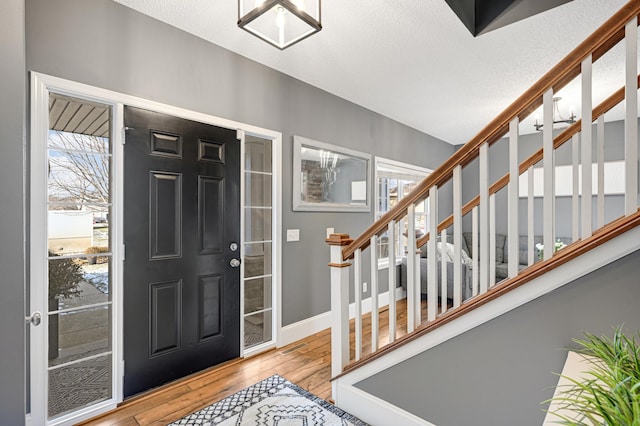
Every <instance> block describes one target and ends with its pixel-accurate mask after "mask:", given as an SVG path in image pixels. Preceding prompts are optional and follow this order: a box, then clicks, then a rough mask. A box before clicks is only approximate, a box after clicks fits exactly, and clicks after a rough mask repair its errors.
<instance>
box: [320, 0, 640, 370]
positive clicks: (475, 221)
mask: <svg viewBox="0 0 640 426" xmlns="http://www.w3.org/2000/svg"><path fill="white" fill-rule="evenodd" d="M639 14H640V0H633V1H630V2H629V3H627V4H626V5H625V6H624V7H623V8H622V9H621V10H620V11H618V12H617V13H616V14H615V15H614V16H612V17H611V18H610V19H609V20H607V21H606V22H605V23H604V24H603V25H602V26H601V27H600V28H599V29H598V30H597V31H595V32H594V33H593V34H592V35H591V36H589V37H588V38H587V39H586V40H585V41H584V42H583V43H581V44H580V45H579V46H578V47H577V48H576V49H575V50H574V51H572V52H571V53H570V54H569V55H568V56H567V57H566V58H565V59H563V60H562V61H561V62H560V63H559V64H558V65H557V66H555V67H554V68H553V69H552V70H551V71H549V72H548V73H547V74H546V75H545V76H543V77H542V78H541V79H540V80H539V81H538V82H537V83H536V84H535V85H533V86H532V87H531V88H530V89H529V90H527V91H526V92H525V93H524V94H523V95H522V96H521V97H520V98H518V99H517V100H516V101H515V102H514V103H513V104H512V105H511V106H509V107H508V108H507V109H506V110H505V111H504V112H503V113H502V114H500V115H499V116H498V117H497V118H496V119H494V120H493V121H492V122H491V123H490V124H489V125H488V126H487V127H485V128H484V129H483V130H482V131H481V132H480V133H478V135H476V136H475V137H474V138H473V139H471V140H470V141H469V142H468V143H467V144H465V145H464V146H463V147H462V148H460V149H459V150H458V151H457V152H456V153H455V154H454V155H453V156H451V158H449V159H448V160H447V161H446V162H445V163H444V164H442V165H441V166H440V167H439V168H438V169H436V170H435V171H434V172H433V173H431V174H430V175H429V176H428V177H427V178H426V179H424V180H423V181H422V182H421V183H420V184H418V185H417V186H416V188H415V189H414V190H413V191H412V192H411V193H409V194H408V195H407V196H405V197H403V198H402V199H400V200H399V201H398V203H397V205H396V206H395V207H394V208H392V209H391V210H390V211H388V212H387V213H386V214H384V215H383V216H382V217H381V218H380V219H379V220H377V221H376V222H375V223H374V224H373V225H371V226H370V227H369V228H368V229H367V230H366V231H365V232H363V233H362V235H360V236H358V237H357V238H355V239H354V240H352V239H351V238H350V237H349V235H347V234H333V235H332V236H331V237H330V238H329V239H327V242H328V243H329V244H330V245H331V263H330V264H329V266H330V267H331V309H332V374H333V376H337V375H339V374H341V373H342V372H343V370H344V369H345V367H347V366H348V365H350V364H351V366H353V365H354V364H352V363H355V365H358V364H361V363H362V362H363V357H364V360H369V359H371V358H372V357H375V354H376V353H377V352H378V353H379V352H385V350H389V348H392V347H393V346H396V345H397V342H396V340H397V335H398V328H397V319H398V318H399V316H400V315H401V314H404V313H399V312H398V311H397V304H396V302H397V300H396V292H395V291H394V290H395V289H396V287H397V280H396V278H397V271H396V268H395V267H394V265H395V263H394V262H393V258H394V253H396V252H397V251H398V247H399V246H402V248H404V246H405V243H406V247H407V251H406V253H405V255H406V266H405V267H403V268H402V270H403V271H404V275H405V279H404V280H406V328H405V329H404V330H403V332H406V333H407V336H411V335H416V334H420V335H422V334H424V333H425V332H427V331H429V330H430V329H433V328H435V327H437V326H438V325H439V324H442V323H444V322H447V321H450V320H451V319H453V318H456V317H458V316H460V315H462V314H463V313H465V312H468V311H469V310H470V309H474V308H475V307H477V306H480V305H481V304H483V303H486V301H487V300H491V299H493V298H495V297H497V296H499V295H501V294H503V293H504V292H506V291H509V290H510V289H512V288H515V287H516V286H518V285H521V284H522V283H524V282H526V281H528V280H530V279H532V278H533V277H536V276H539V275H540V274H542V273H544V272H545V271H546V270H548V269H550V268H553V267H555V266H556V265H559V264H561V263H564V262H566V261H568V260H570V259H571V258H573V257H575V256H578V255H580V254H582V253H584V252H585V251H586V250H589V249H590V248H592V247H593V246H595V245H597V244H599V243H601V242H602V241H604V240H606V239H607V238H611V237H612V236H614V235H617V234H619V233H620V232H623V231H624V230H626V229H628V228H629V227H630V226H636V225H637V224H638V223H640V219H639V217H640V214H639V213H638V86H639V83H640V76H639V75H638V65H637V64H638V46H637V40H638V15H639ZM618 45H619V46H618ZM616 46H618V47H616ZM614 50H615V51H614ZM619 50H622V51H623V53H622V54H621V56H623V57H624V76H625V77H624V87H622V88H620V89H619V90H617V91H616V92H615V93H613V94H611V95H610V96H609V97H607V98H606V99H605V100H603V101H602V102H601V103H599V104H598V105H597V106H595V107H593V87H594V80H593V72H592V65H593V63H594V62H596V61H597V60H598V59H600V58H602V57H603V56H604V55H605V54H607V52H610V51H611V52H612V55H613V56H615V55H618V51H619ZM614 59H615V58H614ZM572 81H573V82H574V83H579V84H580V86H581V112H580V114H581V119H580V120H578V121H576V122H575V123H573V124H570V125H569V127H567V128H566V129H564V130H563V131H562V132H561V133H558V131H557V130H556V131H555V132H554V123H553V121H554V112H553V107H554V100H553V98H554V94H557V93H558V91H560V89H562V88H563V87H565V86H566V85H568V84H569V83H571V82H572ZM541 106H542V132H540V133H537V134H539V135H541V145H542V146H541V148H540V149H539V150H537V151H535V152H534V154H533V155H531V156H530V157H529V158H527V159H525V160H524V161H519V145H520V143H519V142H520V141H522V140H523V138H524V135H523V134H522V132H521V130H522V128H521V126H522V125H521V122H522V121H523V120H525V118H526V117H528V116H529V115H531V114H532V113H534V111H536V110H537V109H538V108H539V107H541ZM614 108H616V110H620V109H624V112H623V113H621V114H623V118H622V117H621V118H622V119H623V120H624V135H623V136H621V138H623V141H621V145H622V146H623V147H624V159H623V162H621V163H620V165H618V166H617V167H618V169H620V168H622V167H624V175H623V176H624V178H623V179H622V180H623V181H624V183H623V190H622V191H620V192H623V194H622V195H620V197H623V198H624V206H623V207H620V210H619V212H616V213H619V216H620V217H618V218H616V219H615V220H612V221H609V222H608V223H606V219H605V211H606V210H605V202H607V201H606V197H605V195H606V192H605V151H606V150H607V147H608V146H609V144H611V145H613V144H615V142H616V141H615V140H612V141H609V140H605V114H607V113H610V112H614V113H615V112H616V111H612V110H614ZM607 118H609V117H607ZM594 123H595V134H594V132H593V128H594ZM554 133H555V135H554ZM528 138H532V137H531V136H528ZM500 140H503V141H504V143H503V144H500V145H505V147H503V148H504V149H506V150H507V151H508V159H509V161H508V172H507V173H506V174H504V176H501V177H500V178H498V179H494V180H493V181H492V180H491V179H490V175H491V174H492V173H491V171H492V169H495V166H496V165H497V164H496V165H494V164H491V166H490V162H491V158H492V156H493V154H494V153H493V152H490V147H492V145H494V144H495V143H496V142H498V141H500ZM529 140H530V139H529ZM569 141H571V144H570V147H571V150H570V158H571V161H570V163H569V164H567V165H566V166H565V170H570V174H569V176H568V177H565V176H560V179H556V174H557V173H559V170H560V169H559V168H557V167H556V161H555V160H556V156H557V154H558V152H559V150H560V149H561V147H563V146H564V145H565V143H566V142H569ZM594 142H595V143H594ZM506 145H508V146H506ZM565 148H566V146H565ZM594 150H595V152H596V155H595V157H596V158H595V159H594V158H593V151H594ZM565 151H566V150H565ZM563 154H566V152H563ZM594 160H595V161H594ZM472 163H473V167H471V165H472ZM476 164H477V167H478V172H477V174H475V173H476V172H475V165H476ZM536 165H538V167H536ZM540 165H541V166H540ZM583 165H586V166H585V167H582V166H583ZM490 167H491V169H490ZM608 170H610V169H608ZM540 171H541V173H539V172H540ZM471 174H473V176H474V177H473V178H470V177H469V175H471ZM607 174H609V171H607ZM463 176H466V177H467V182H469V181H470V180H472V181H476V182H477V185H478V190H477V195H476V196H475V197H472V198H471V199H469V200H468V201H466V202H464V201H463V186H462V185H463ZM608 177H609V176H608ZM540 178H541V179H540ZM594 178H597V179H596V180H595V182H597V183H596V184H595V187H596V190H595V191H594V190H593V186H594V183H593V182H594ZM538 180H539V181H541V186H542V188H541V189H542V191H541V192H542V197H541V198H542V203H541V204H542V209H541V210H542V214H541V215H540V214H536V207H539V206H537V205H536V204H540V203H539V202H538V203H536V198H537V199H538V200H539V199H540V196H539V194H537V193H536V192H539V189H538V187H537V182H536V181H538ZM558 180H562V181H565V180H569V182H570V185H568V187H569V193H568V194H567V195H563V194H560V193H559V192H558V191H557V189H556V184H557V183H558V182H557V181H558ZM523 184H526V185H523ZM445 185H447V186H449V185H450V188H451V190H447V191H442V190H441V189H442V187H443V186H445ZM465 190H468V188H467V187H465ZM445 194H448V195H449V196H448V197H447V196H446V195H445ZM451 194H452V195H451ZM465 195H467V196H468V194H465ZM559 197H563V200H567V199H568V198H567V197H570V199H571V203H570V207H568V208H567V209H563V210H562V211H558V203H557V200H558V199H559ZM594 197H595V203H594ZM497 199H499V200H500V202H501V203H503V202H504V200H505V199H506V205H507V211H506V212H505V211H504V208H503V209H497V208H496V200H497ZM425 200H426V203H427V205H428V211H429V216H428V224H427V232H426V233H425V234H424V235H420V233H419V232H418V233H417V232H416V231H417V228H416V220H415V215H416V213H415V212H416V207H417V206H418V205H419V204H420V203H424V202H425ZM442 203H444V207H446V208H449V206H450V207H451V214H449V215H447V216H446V217H444V218H440V220H439V218H438V212H439V211H442V210H444V209H440V210H439V209H438V205H439V204H442ZM521 203H522V204H524V205H525V206H526V209H522V210H523V211H522V212H521V207H522V206H521ZM563 203H565V204H567V202H566V201H563ZM537 210H540V209H539V208H538V209H537ZM567 210H570V211H567ZM594 210H595V215H594V214H593V211H594ZM612 210H614V211H615V208H613V209H612ZM569 215H570V217H571V235H557V232H556V224H557V219H558V218H563V219H566V217H565V216H569ZM592 216H594V217H592ZM524 218H526V223H527V226H526V229H523V228H524V227H522V226H521V224H520V222H525V220H524ZM501 220H506V222H507V226H506V232H505V234H506V242H505V243H504V247H503V248H502V250H500V249H499V250H496V247H498V248H499V246H500V244H501V242H500V241H497V232H496V230H497V224H499V223H500V221H501ZM565 222H566V220H565ZM594 223H595V224H594ZM536 224H538V229H539V228H540V227H541V228H542V233H541V235H539V236H536V234H535V233H536V227H534V225H536ZM381 237H384V238H385V239H386V240H387V241H388V250H387V252H388V253H389V254H390V255H389V260H390V261H389V268H388V288H389V289H390V291H389V293H388V294H389V305H388V325H385V326H384V327H381V326H380V324H381V321H380V309H379V306H378V294H379V288H378V287H379V286H378V258H379V254H378V249H379V241H380V238H381ZM560 237H562V238H560ZM438 240H439V241H438ZM560 241H562V243H561V242H560ZM540 244H542V245H541V246H540ZM556 244H558V246H562V245H563V244H566V245H567V246H566V247H564V248H563V249H562V250H561V251H556V250H555V249H552V248H553V247H555V246H556ZM425 245H426V259H424V258H423V256H422V255H421V254H420V249H421V248H422V247H423V246H425ZM536 245H537V247H536ZM366 249H370V251H371V255H370V259H371V264H370V277H369V279H370V289H371V295H372V297H371V302H370V309H371V319H370V322H371V326H370V330H371V331H370V332H369V331H367V333H368V334H370V336H366V337H367V340H368V339H369V338H370V345H369V344H368V343H366V342H364V339H365V333H364V332H363V300H362V299H363V293H362V282H363V278H362V277H363V273H362V269H363V261H362V259H363V252H364V251H365V250H366ZM400 251H403V250H400ZM525 252H526V255H525V254H524V253H525ZM352 263H353V264H352ZM421 263H423V264H425V263H426V265H423V266H422V267H421ZM497 264H501V266H502V267H503V268H504V267H505V265H506V273H504V272H505V271H500V272H501V273H500V274H498V271H497V270H496V268H497V266H496V265H497ZM425 266H426V289H425V290H426V291H425V290H422V287H424V286H423V285H421V282H422V281H423V277H422V276H421V275H422V273H421V270H423V269H425ZM351 267H353V277H354V283H353V290H352V292H353V294H354V295H355V297H354V312H355V320H354V323H355V324H354V328H355V338H354V342H353V346H352V347H350V344H349V293H350V286H351V283H350V280H349V276H350V268H351ZM500 279H502V281H500ZM425 293H426V315H424V314H423V306H422V305H421V295H422V296H424V295H425ZM402 306H404V305H402ZM403 309H405V308H403ZM385 315H386V314H385ZM368 329H369V327H367V330H368ZM382 333H387V334H388V340H387V339H385V341H384V342H380V336H381V334H382ZM402 340H403V341H406V340H408V339H407V338H406V336H405V337H403V339H402ZM369 347H370V349H369ZM363 348H367V349H368V353H365V351H363ZM351 349H353V350H351Z"/></svg>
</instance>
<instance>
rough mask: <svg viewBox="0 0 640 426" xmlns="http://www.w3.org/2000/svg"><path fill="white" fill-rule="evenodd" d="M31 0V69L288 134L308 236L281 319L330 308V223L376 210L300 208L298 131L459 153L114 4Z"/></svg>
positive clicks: (286, 210) (407, 149)
mask: <svg viewBox="0 0 640 426" xmlns="http://www.w3.org/2000/svg"><path fill="white" fill-rule="evenodd" d="M26 5H27V69H28V70H35V71H38V72H42V73H45V74H50V75H54V76H58V77H62V78H65V79H69V80H74V81H78V82H82V83H86V84H90V85H93V86H97V87H102V88H106V89H110V90H115V91H118V92H123V93H127V94H131V95H135V96H139V97H142V98H147V99H151V100H155V101H159V102H163V103H166V104H169V105H174V106H178V107H182V108H187V109H190V110H194V111H198V112H203V113H207V114H211V115H214V116H218V117H224V118H229V119H232V120H236V121H239V122H244V123H248V124H252V125H256V126H261V127H265V128H268V129H273V130H277V131H281V132H282V134H283V169H282V177H283V179H282V182H283V188H282V189H283V205H282V212H283V228H284V229H283V235H282V236H281V237H284V234H285V233H286V229H287V228H299V229H300V242H292V243H283V244H284V245H283V289H282V290H283V291H282V295H283V325H288V324H292V323H294V322H297V321H300V320H303V319H306V318H309V317H311V316H314V315H317V314H320V313H323V312H326V311H328V310H329V308H330V302H329V268H328V267H327V266H326V265H327V262H328V258H329V248H328V246H327V245H326V243H324V239H325V237H326V228H327V227H334V228H335V230H336V231H338V232H347V233H349V234H351V235H353V236H356V235H357V234H359V233H360V232H361V231H363V230H364V229H365V227H366V226H367V225H368V224H370V223H372V220H373V212H371V213H346V214H345V213H341V214H327V213H306V212H305V213H301V212H295V213H294V212H293V211H292V195H291V190H292V172H291V170H292V162H293V157H292V156H293V153H292V145H293V135H300V136H304V137H308V138H311V139H314V140H318V141H322V142H327V143H331V144H335V145H340V146H344V147H347V148H351V149H355V150H359V151H364V152H368V153H372V154H373V155H380V156H383V157H386V158H390V159H394V160H398V161H405V162H408V163H412V164H417V165H419V166H423V167H429V168H435V167H437V166H438V165H440V164H441V163H442V162H443V161H444V160H445V159H446V158H448V157H449V156H450V155H451V154H452V153H453V151H454V148H453V147H452V146H451V145H449V144H447V143H445V142H443V141H440V140H437V139H435V138H433V137H431V136H428V135H426V134H424V133H421V132H418V131H416V130H414V129H411V128H408V127H407V126H404V125H401V124H399V123H397V122H395V121H393V120H390V119H388V118H385V117H383V116H381V115H379V114H375V113H373V112H371V111H369V110H366V109H364V108H362V107H359V106H357V105H354V104H352V103H350V102H347V101H345V100H343V99H340V98H337V97H335V96H333V95H330V94H328V93H326V92H324V91H322V90H319V89H317V88H315V87H312V86H310V85H308V84H305V83H303V82H300V81H298V80H295V79H293V78H291V77H287V76H285V75H283V74H281V73H279V72H276V71H274V70H272V69H269V68H267V67H264V66H262V65H260V64H257V63H256V62H253V61H251V60H248V59H246V58H244V57H241V56H239V55H236V54H234V53H231V52H229V51H227V50H224V49H222V48H220V47H218V46H215V45H212V44H210V43H207V42H205V41H204V40H202V39H199V38H197V37H194V36H191V35H189V34H186V33H184V32H182V31H179V30H177V29H176V28H174V27H171V26H169V25H167V24H164V23H161V22H159V21H156V20H154V19H152V18H149V17H146V16H144V15H142V14H139V13H137V12H134V11H132V10H130V9H128V8H126V7H124V6H121V5H119V4H116V3H114V2H112V1H109V0H92V1H82V2H79V1H77V0H26ZM52 22H55V25H51V23H52ZM238 31H240V30H238ZM246 37H251V36H250V35H246ZM266 48H269V46H266V45H265V49H266ZM365 260H366V259H365ZM365 269H368V268H365ZM367 273H368V272H367ZM364 279H365V280H368V275H367V276H365V278H364Z"/></svg>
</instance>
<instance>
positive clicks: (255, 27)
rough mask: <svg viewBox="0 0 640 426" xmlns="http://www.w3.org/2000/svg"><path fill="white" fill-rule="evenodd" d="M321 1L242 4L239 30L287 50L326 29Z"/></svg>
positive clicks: (277, 0)
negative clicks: (321, 15) (321, 14)
mask: <svg viewBox="0 0 640 426" xmlns="http://www.w3.org/2000/svg"><path fill="white" fill-rule="evenodd" d="M320 2H321V0H238V26H239V27H240V28H242V29H243V30H246V31H248V32H250V33H251V34H253V35H255V36H256V37H259V38H261V39H262V40H264V41H266V42H267V43H269V44H271V45H272V46H275V47H277V48H278V49H280V50H284V49H286V48H287V47H289V46H292V45H294V44H296V43H297V42H299V41H300V40H304V39H305V38H307V37H309V36H310V35H312V34H315V33H317V32H318V31H320V30H321V29H322V24H321V20H320Z"/></svg>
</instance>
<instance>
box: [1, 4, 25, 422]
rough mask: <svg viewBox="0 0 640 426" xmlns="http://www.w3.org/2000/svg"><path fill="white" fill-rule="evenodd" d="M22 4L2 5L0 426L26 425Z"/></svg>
mask: <svg viewBox="0 0 640 426" xmlns="http://www.w3.org/2000/svg"><path fill="white" fill-rule="evenodd" d="M24 25H25V24H24V1H23V0H3V1H2V2H0V57H1V58H2V60H1V61H0V76H2V78H0V93H2V96H1V97H0V146H2V155H1V156H0V182H2V185H0V200H2V201H0V206H2V207H0V217H1V218H2V220H1V221H0V241H2V244H0V277H1V278H0V337H1V339H2V351H1V352H0V359H1V360H2V361H1V362H0V423H2V424H6V425H22V424H24V413H25V325H24V313H25V277H24V271H25V268H24V262H25V256H24V250H25V246H24V214H25V208H24V200H23V185H24V175H25V168H24V159H25V156H24V147H25V145H24V140H25V139H24V138H25V110H26V109H25V108H26V107H25V102H26V99H25V85H26V80H25V71H24V70H25V68H24V67H25V58H24V55H25V50H24V49H25V47H24V34H25V30H24Z"/></svg>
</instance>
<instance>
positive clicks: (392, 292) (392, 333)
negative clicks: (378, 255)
mask: <svg viewBox="0 0 640 426" xmlns="http://www.w3.org/2000/svg"><path fill="white" fill-rule="evenodd" d="M388 233H389V343H393V342H394V341H395V340H396V221H395V220H392V221H390V222H389V231H388Z"/></svg>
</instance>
